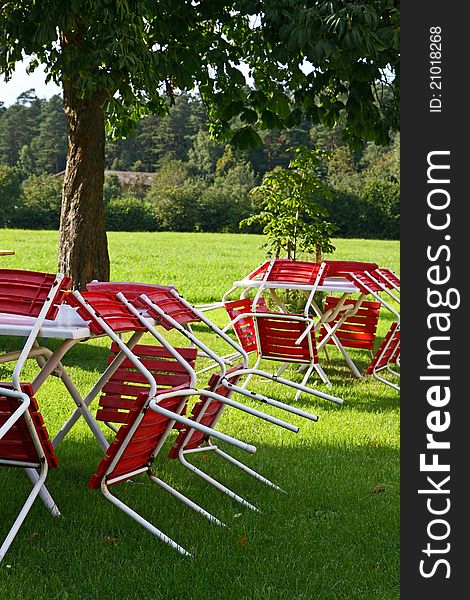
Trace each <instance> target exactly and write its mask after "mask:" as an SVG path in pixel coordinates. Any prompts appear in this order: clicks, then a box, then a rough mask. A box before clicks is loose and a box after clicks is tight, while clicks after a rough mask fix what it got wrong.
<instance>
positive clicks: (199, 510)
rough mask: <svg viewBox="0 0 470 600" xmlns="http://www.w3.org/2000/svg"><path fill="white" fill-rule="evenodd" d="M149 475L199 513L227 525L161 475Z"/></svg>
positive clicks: (217, 522)
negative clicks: (165, 480)
mask: <svg viewBox="0 0 470 600" xmlns="http://www.w3.org/2000/svg"><path fill="white" fill-rule="evenodd" d="M149 477H150V479H151V480H152V481H153V482H154V483H156V484H157V485H158V486H160V487H161V488H163V489H164V490H166V491H167V492H168V493H169V494H171V495H172V496H174V497H175V498H177V499H178V500H180V501H181V502H183V504H186V506H189V507H190V508H192V509H193V510H195V511H196V512H198V513H199V514H201V515H203V516H204V517H206V519H209V521H212V522H213V523H216V524H217V525H221V526H222V527H227V526H226V525H225V523H222V521H219V519H217V518H216V517H214V515H211V513H210V512H207V510H204V509H203V508H202V507H201V506H199V505H198V504H196V503H195V502H193V501H192V500H190V499H189V498H188V497H187V496H185V495H184V494H182V493H181V492H178V490H175V489H174V488H172V487H171V486H170V485H168V483H165V482H164V481H162V480H161V479H160V478H159V477H156V476H155V475H153V474H149Z"/></svg>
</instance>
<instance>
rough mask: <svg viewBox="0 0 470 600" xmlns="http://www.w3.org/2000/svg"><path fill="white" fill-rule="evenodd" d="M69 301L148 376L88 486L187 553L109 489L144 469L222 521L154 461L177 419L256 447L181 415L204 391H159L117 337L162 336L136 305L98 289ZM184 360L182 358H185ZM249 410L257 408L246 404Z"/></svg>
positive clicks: (194, 506)
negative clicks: (163, 475) (168, 479)
mask: <svg viewBox="0 0 470 600" xmlns="http://www.w3.org/2000/svg"><path fill="white" fill-rule="evenodd" d="M66 300H67V302H68V303H69V304H70V305H71V306H75V307H76V308H77V312H78V313H79V314H80V316H81V317H82V318H83V319H84V320H85V321H86V322H88V326H89V327H90V328H93V330H94V331H95V332H96V333H100V334H102V333H105V334H106V335H108V336H109V337H110V338H111V340H112V341H113V343H114V344H116V346H117V347H118V348H119V350H120V353H122V354H123V355H124V356H125V358H126V359H128V360H129V361H130V362H131V363H132V365H133V366H134V367H135V369H136V370H137V371H139V372H140V373H141V374H143V375H144V377H145V379H146V380H147V386H148V387H147V386H146V388H147V389H146V388H144V391H143V392H142V394H141V395H139V396H137V398H135V399H134V401H133V402H132V404H131V406H130V408H129V411H128V412H127V416H126V417H125V422H124V424H123V425H122V426H121V428H120V429H119V431H118V432H117V435H116V439H115V441H114V442H113V443H112V444H111V445H110V446H109V448H108V450H107V452H106V456H105V457H104V459H103V460H102V462H101V463H100V466H99V468H98V472H97V473H96V474H95V475H94V476H93V478H92V479H91V481H90V486H91V487H93V488H100V489H101V491H102V492H103V494H104V495H105V497H106V498H107V499H108V500H109V501H110V502H112V503H113V504H114V505H116V506H117V507H119V508H120V509H121V510H123V511H124V512H125V513H126V514H128V515H129V516H131V517H132V518H133V519H134V520H135V521H137V522H138V523H139V524H141V525H142V526H143V527H145V528H146V529H147V530H148V531H150V532H151V533H152V534H153V535H155V536H156V537H158V538H159V539H161V540H162V541H164V542H166V543H168V544H169V545H170V546H172V547H173V548H175V549H176V550H178V551H179V552H180V553H182V554H186V555H187V554H189V553H188V552H187V551H186V550H185V549H184V548H182V547H181V546H180V545H179V544H177V543H176V542H174V541H173V540H172V539H171V538H169V537H168V536H166V535H165V534H164V533H162V532H161V531H160V530H158V529H157V528H156V527H155V526H154V525H152V524H151V523H150V522H149V521H147V520H146V519H144V518H143V517H142V516H141V515H139V514H138V513H136V512H135V511H134V510H133V509H131V508H130V507H129V506H127V505H126V504H125V503H124V502H122V501H121V500H119V499H118V498H117V497H115V496H113V495H112V494H111V493H110V491H109V486H111V485H115V484H118V483H120V482H122V481H126V480H128V479H130V478H134V477H135V476H137V475H138V474H140V473H144V472H145V473H147V475H148V476H149V477H150V479H151V481H153V482H154V483H156V484H158V485H159V486H161V487H162V488H163V489H165V490H167V491H168V492H170V493H171V494H172V495H173V496H174V497H176V498H178V499H179V500H181V501H182V502H184V503H185V504H186V505H187V506H189V507H191V508H192V509H193V510H196V511H197V512H199V513H200V514H202V515H204V516H205V517H206V518H208V519H210V520H211V521H214V522H216V523H218V524H221V522H220V521H219V520H218V519H216V518H215V517H214V516H212V515H211V514H210V513H208V512H207V511H206V510H204V509H203V508H201V507H200V506H198V505H197V504H195V503H194V502H192V501H191V500H189V499H188V498H186V497H185V496H183V494H181V493H180V492H178V491H176V490H175V489H173V488H172V487H170V486H169V485H168V484H167V483H165V482H163V481H162V480H161V479H159V478H158V477H156V476H155V474H154V473H153V471H152V464H153V461H154V460H155V458H156V456H157V455H158V453H159V451H160V449H161V447H162V445H163V444H164V442H165V440H166V438H167V436H168V434H169V432H170V431H171V429H172V427H173V426H174V423H175V422H178V423H181V424H183V425H190V426H191V427H193V428H195V429H197V430H199V431H202V432H203V433H206V434H209V435H211V436H212V437H214V438H216V439H220V440H223V441H225V442H228V443H230V444H232V445H234V446H237V447H239V448H241V449H243V450H245V451H248V452H254V451H255V450H256V449H255V447H254V446H250V445H249V444H245V443H244V442H240V441H239V440H236V439H235V438H232V437H230V436H227V435H225V434H223V433H221V432H219V431H215V430H213V429H211V428H208V427H205V426H204V425H201V424H199V423H194V422H192V421H190V420H189V419H187V418H186V417H184V416H182V414H181V413H182V411H183V408H184V406H185V405H186V402H187V399H188V398H189V397H190V396H192V395H200V394H201V393H202V390H199V389H197V388H191V387H187V388H185V389H184V388H180V389H176V390H175V389H172V390H170V391H165V392H164V393H163V394H162V393H158V390H157V383H156V381H155V378H154V376H153V375H152V373H151V372H150V371H149V370H148V369H147V368H146V367H145V365H144V364H143V363H142V362H141V361H140V359H139V357H138V356H136V355H135V354H134V353H133V352H132V350H131V349H130V348H128V347H127V346H126V344H125V343H124V341H123V340H122V339H121V338H120V337H119V335H118V334H119V333H120V332H124V331H136V330H139V329H142V330H144V331H147V332H149V333H151V334H152V335H155V336H156V337H157V339H159V338H160V336H159V334H158V333H157V332H155V330H154V328H153V327H151V326H150V325H149V324H148V322H147V320H146V319H145V318H144V317H143V316H142V315H140V313H139V312H138V311H137V310H130V308H132V305H130V303H129V304H126V303H124V302H123V301H122V300H119V299H118V298H116V296H115V295H114V294H105V293H100V292H84V293H83V294H80V293H79V292H74V293H73V294H70V295H68V296H67V298H66ZM169 349H170V347H169ZM172 350H173V349H172ZM173 352H174V357H175V358H177V357H178V356H180V355H178V353H177V352H176V351H174V350H173ZM180 360H181V361H182V362H184V359H183V358H182V357H181V356H180ZM205 393H206V394H208V395H211V396H212V397H213V398H215V399H217V400H220V401H222V402H227V403H230V404H233V403H232V402H231V401H230V400H228V399H227V398H224V397H222V396H220V395H218V394H211V393H210V392H205ZM246 411H247V412H250V411H251V412H254V411H253V410H252V409H248V408H247V409H246Z"/></svg>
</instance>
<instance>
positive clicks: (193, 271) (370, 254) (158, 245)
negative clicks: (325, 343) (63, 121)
mask: <svg viewBox="0 0 470 600" xmlns="http://www.w3.org/2000/svg"><path fill="white" fill-rule="evenodd" d="M108 239H109V252H110V258H111V279H113V280H114V281H120V280H121V281H122V280H123V279H127V280H131V281H147V282H151V283H161V284H170V283H172V284H174V285H176V286H177V288H178V289H179V290H180V292H181V293H182V294H183V295H185V296H186V297H187V298H188V299H189V300H191V301H192V302H206V301H212V300H218V299H220V297H221V296H222V294H223V293H224V292H225V291H226V290H227V289H228V288H229V287H230V284H231V282H232V281H233V280H235V279H238V278H240V277H241V276H243V275H245V274H246V273H248V272H249V271H250V270H252V269H254V268H255V267H256V266H257V265H258V264H259V263H260V262H261V261H262V260H264V259H265V258H266V249H265V248H262V245H263V244H264V243H265V238H264V237H263V236H260V235H243V234H218V233H213V234H211V233H166V232H163V233H147V232H142V233H126V232H110V233H109V234H108ZM57 243H58V234H57V232H55V231H25V230H21V229H16V230H8V229H4V230H0V247H2V248H7V249H13V250H15V251H16V255H15V256H5V257H3V258H0V261H1V263H0V264H1V265H2V266H3V267H5V268H6V267H12V268H13V267H15V268H22V269H36V270H47V271H55V270H56V269H57ZM333 243H334V245H335V246H336V251H335V253H334V254H333V255H332V258H334V259H337V260H341V259H350V260H364V261H371V260H373V261H375V262H378V263H379V264H381V265H382V266H388V267H390V268H392V269H393V270H397V271H399V242H397V241H388V240H380V241H375V240H344V239H341V240H334V241H333Z"/></svg>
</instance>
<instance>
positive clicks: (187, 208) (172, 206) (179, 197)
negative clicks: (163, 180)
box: [152, 180, 202, 231]
mask: <svg viewBox="0 0 470 600" xmlns="http://www.w3.org/2000/svg"><path fill="white" fill-rule="evenodd" d="M201 194H202V183H201V182H199V181H197V180H190V181H185V182H184V183H183V184H182V185H179V186H177V187H173V188H167V190H166V192H165V194H161V195H159V196H157V197H155V196H154V197H153V198H154V200H153V203H152V205H153V213H154V216H155V219H156V223H157V229H159V230H160V231H195V230H196V229H197V228H198V221H199V218H198V217H199V209H198V206H199V202H200V197H201Z"/></svg>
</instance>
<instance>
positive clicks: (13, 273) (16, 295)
mask: <svg viewBox="0 0 470 600" xmlns="http://www.w3.org/2000/svg"><path fill="white" fill-rule="evenodd" d="M56 280H57V275H54V274H52V273H41V272H35V271H21V270H16V269H0V312H5V313H11V314H15V315H23V316H28V317H37V316H39V313H40V311H41V309H42V307H43V305H44V303H45V301H46V300H47V299H48V298H49V297H50V292H51V288H52V286H53V285H54V283H55V282H56ZM71 285H72V280H71V279H70V277H63V278H62V279H61V280H60V285H59V286H58V287H57V288H56V290H55V293H54V295H53V297H52V298H51V300H52V304H51V306H50V307H49V310H48V311H47V314H46V316H45V318H46V319H55V317H56V316H57V312H58V310H59V305H60V304H61V303H62V301H63V297H64V292H65V291H66V290H68V289H70V286H71Z"/></svg>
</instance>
